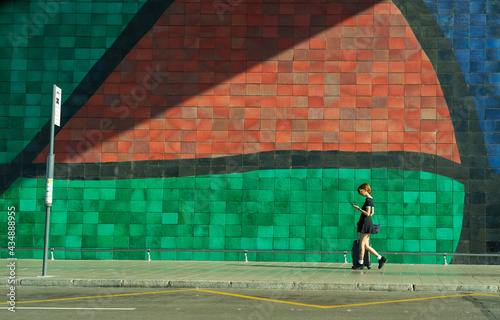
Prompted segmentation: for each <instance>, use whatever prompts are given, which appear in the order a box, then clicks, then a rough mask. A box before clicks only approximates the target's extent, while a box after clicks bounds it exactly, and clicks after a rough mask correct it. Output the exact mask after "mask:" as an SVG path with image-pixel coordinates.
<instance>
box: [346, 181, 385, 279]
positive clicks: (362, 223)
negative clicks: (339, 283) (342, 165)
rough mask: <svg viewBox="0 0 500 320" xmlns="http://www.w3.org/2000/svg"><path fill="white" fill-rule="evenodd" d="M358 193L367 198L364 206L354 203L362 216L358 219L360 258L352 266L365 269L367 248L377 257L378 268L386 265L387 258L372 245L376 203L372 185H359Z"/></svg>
mask: <svg viewBox="0 0 500 320" xmlns="http://www.w3.org/2000/svg"><path fill="white" fill-rule="evenodd" d="M358 193H359V194H360V195H361V196H363V197H365V198H366V199H365V203H364V204H363V207H361V208H360V207H358V206H356V205H354V204H353V205H352V206H353V207H354V208H355V209H357V210H359V211H361V216H360V217H359V221H358V232H359V233H360V236H359V243H360V245H359V260H358V263H357V264H355V265H354V266H353V267H352V268H353V269H363V262H364V261H363V257H364V256H365V250H367V251H368V252H370V253H372V254H373V255H375V256H376V257H377V260H378V268H379V269H380V268H382V267H383V266H384V263H386V262H387V258H385V257H382V256H381V255H379V254H378V253H377V251H375V249H373V248H372V247H370V235H371V234H373V233H375V229H374V227H373V221H372V216H373V214H374V203H373V198H372V196H371V194H372V189H371V188H370V185H369V184H368V183H363V184H362V185H360V186H359V187H358Z"/></svg>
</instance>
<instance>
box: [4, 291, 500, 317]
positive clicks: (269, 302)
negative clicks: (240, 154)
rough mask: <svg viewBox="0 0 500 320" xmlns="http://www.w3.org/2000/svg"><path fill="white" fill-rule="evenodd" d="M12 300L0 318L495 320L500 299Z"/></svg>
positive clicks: (134, 295)
mask: <svg viewBox="0 0 500 320" xmlns="http://www.w3.org/2000/svg"><path fill="white" fill-rule="evenodd" d="M2 291H5V295H3V294H2V295H3V296H4V297H7V296H6V294H8V288H7V287H0V292H2ZM155 292H156V293H155ZM15 300H16V301H15V302H16V305H15V306H16V308H15V311H16V312H15V313H14V312H10V311H8V310H7V307H8V305H7V304H6V303H3V304H0V308H2V309H0V319H30V320H33V319H35V320H44V319H51V320H76V319H119V320H127V319H168V320H171V319H172V320H175V319H190V320H191V319H203V320H212V319H217V320H221V319H231V320H243V319H244V320H257V319H259V320H261V319H277V320H279V319H287V320H288V319H307V320H312V319H363V318H364V319H366V318H368V319H385V320H390V319H398V320H399V319H410V320H411V319H415V320H417V319H418V320H421V319H500V295H482V294H474V295H470V294H467V293H457V292H373V291H372V292H353V291H298V290H287V291H278V290H234V289H231V290H227V289H226V290H217V289H207V290H204V289H199V290H198V289H187V290H182V289H164V288H61V287H18V288H16V295H15ZM5 301H7V299H5Z"/></svg>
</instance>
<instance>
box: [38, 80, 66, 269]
mask: <svg viewBox="0 0 500 320" xmlns="http://www.w3.org/2000/svg"><path fill="white" fill-rule="evenodd" d="M61 95H62V90H61V88H58V87H57V86H56V85H55V84H54V85H53V86H52V113H51V115H52V116H51V117H50V145H49V154H48V155H47V180H46V184H45V207H46V214H45V241H44V246H43V268H42V276H46V275H47V256H48V254H49V234H50V207H52V195H53V190H54V158H55V155H54V125H57V126H61Z"/></svg>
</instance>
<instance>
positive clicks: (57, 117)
mask: <svg viewBox="0 0 500 320" xmlns="http://www.w3.org/2000/svg"><path fill="white" fill-rule="evenodd" d="M53 90H54V96H53V97H52V99H54V101H53V102H52V104H53V105H54V106H55V108H54V111H53V112H54V124H55V125H56V126H58V127H60V126H61V95H62V90H61V88H59V87H57V86H56V85H54V88H53Z"/></svg>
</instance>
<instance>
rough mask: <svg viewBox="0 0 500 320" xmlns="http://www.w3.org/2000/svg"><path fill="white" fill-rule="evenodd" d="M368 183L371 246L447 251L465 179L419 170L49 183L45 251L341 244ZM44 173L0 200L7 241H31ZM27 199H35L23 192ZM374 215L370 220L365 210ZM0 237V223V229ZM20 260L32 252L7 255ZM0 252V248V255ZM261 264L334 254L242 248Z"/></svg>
mask: <svg viewBox="0 0 500 320" xmlns="http://www.w3.org/2000/svg"><path fill="white" fill-rule="evenodd" d="M363 182H368V183H369V184H370V185H371V186H372V189H373V197H374V200H375V204H376V207H375V212H376V217H378V219H379V221H380V223H381V224H382V229H381V232H380V233H379V234H377V235H373V236H372V244H373V246H374V247H375V248H376V249H377V250H379V251H389V252H408V253H418V252H422V253H436V252H450V253H452V252H454V251H455V249H456V247H457V244H458V240H459V237H460V232H461V229H462V219H463V211H464V186H463V185H462V184H461V183H459V182H457V181H454V180H452V179H450V178H447V177H442V176H438V175H435V174H431V173H425V172H410V171H408V172H404V171H398V170H386V169H373V170H351V169H291V170H290V169H287V170H263V171H255V172H249V173H235V174H228V175H212V176H198V177H184V178H169V179H142V180H140V179H137V180H114V181H55V189H54V206H53V208H52V215H51V240H50V241H51V244H50V246H51V247H54V248H68V249H77V248H84V249H147V248H149V249H160V248H163V249H217V250H218V249H222V250H239V249H248V250H294V251H301V250H307V251H330V250H331V251H337V250H340V251H343V250H347V251H348V250H350V249H351V246H352V241H353V239H354V238H355V224H356V222H357V219H358V217H359V212H357V211H356V212H355V211H354V209H353V208H352V207H351V206H350V205H349V201H352V202H355V203H357V204H359V205H362V203H363V201H364V198H362V197H361V196H359V195H358V194H357V192H356V191H355V190H356V188H357V186H359V185H360V184H361V183H363ZM44 190H45V182H44V180H34V179H27V178H24V179H20V180H18V181H17V182H16V184H15V185H13V186H12V187H11V188H10V189H9V190H8V191H7V192H6V193H5V194H4V196H3V197H2V199H1V200H0V204H1V205H2V208H5V210H4V212H5V214H3V215H2V216H1V217H0V222H6V221H7V219H8V216H7V213H6V211H7V207H12V206H15V207H16V218H17V220H16V221H17V224H16V230H17V236H16V241H17V246H18V247H22V248H42V247H43V234H44V221H45V207H44V205H43V199H44ZM34 199H38V200H34ZM374 220H375V222H376V221H377V218H374ZM0 234H1V235H2V239H5V238H6V235H7V224H6V223H2V224H1V225H0ZM17 254H18V257H20V258H40V257H41V253H40V252H32V251H18V252H17ZM2 257H6V252H5V251H4V252H2ZM56 257H57V258H68V259H144V258H145V253H144V252H119V253H118V252H116V253H110V252H98V253H96V252H92V253H80V252H66V253H64V252H57V253H56ZM152 258H153V259H179V260H181V259H208V260H239V259H242V256H241V254H238V253H206V252H202V253H200V252H198V253H196V252H181V253H175V252H153V253H152ZM250 258H251V259H252V260H262V261H271V260H272V261H325V262H341V261H343V255H337V254H287V253H280V254H268V253H259V254H250ZM391 261H393V262H405V263H438V262H439V263H442V256H439V257H436V256H404V255H401V256H392V257H391Z"/></svg>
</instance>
